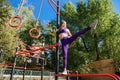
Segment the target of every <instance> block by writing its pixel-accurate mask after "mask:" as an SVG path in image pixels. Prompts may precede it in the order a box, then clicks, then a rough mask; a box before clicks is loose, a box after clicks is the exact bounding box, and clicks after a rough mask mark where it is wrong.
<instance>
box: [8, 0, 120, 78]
mask: <svg viewBox="0 0 120 80" xmlns="http://www.w3.org/2000/svg"><path fill="white" fill-rule="evenodd" d="M24 1H25V0H21V3H20V7H19V8H18V13H17V15H16V16H14V17H11V18H10V20H9V21H8V24H9V26H11V27H13V28H19V27H20V26H21V25H22V19H21V18H20V17H19V13H20V11H21V8H22V6H23V4H24ZM56 1H57V3H56V2H55V1H54V0H48V3H49V4H50V6H51V7H52V9H53V10H54V12H55V13H56V25H57V29H58V28H59V24H60V0H56ZM41 6H42V0H41V2H40V8H39V12H38V17H37V19H36V26H35V27H34V28H32V29H31V30H30V31H29V35H30V37H32V38H39V37H40V31H39V30H38V29H37V25H38V19H39V16H40V11H41ZM15 19H17V20H18V22H17V23H16V24H13V22H14V20H15ZM33 31H36V32H37V33H38V35H36V36H33V34H32V32H33ZM58 41H59V38H58V35H56V43H58ZM54 46H56V70H55V80H58V77H63V76H65V77H67V79H68V77H110V78H111V79H113V80H120V77H119V76H117V75H115V74H78V73H77V74H69V73H68V74H66V75H63V74H59V49H58V44H57V45H54ZM52 47H53V46H52ZM52 47H43V48H39V49H36V50H19V49H18V47H17V48H16V52H15V56H14V64H13V67H12V73H11V77H10V80H13V74H14V68H15V65H16V59H17V57H18V56H26V57H32V58H33V56H31V55H30V53H34V52H35V51H38V50H41V51H43V50H45V49H46V48H52ZM34 58H36V57H34ZM39 59H42V60H43V61H44V58H40V57H39ZM26 65H27V59H26V61H25V65H24V73H23V80H24V76H25V70H26ZM42 69H43V68H42ZM42 73H43V72H42ZM42 79H43V74H42V75H41V80H42ZM77 79H78V78H77Z"/></svg>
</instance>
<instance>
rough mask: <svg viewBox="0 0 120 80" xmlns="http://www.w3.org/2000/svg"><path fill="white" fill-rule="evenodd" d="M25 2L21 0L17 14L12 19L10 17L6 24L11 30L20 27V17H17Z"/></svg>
mask: <svg viewBox="0 0 120 80" xmlns="http://www.w3.org/2000/svg"><path fill="white" fill-rule="evenodd" d="M24 2H25V0H21V3H20V6H19V8H18V13H17V15H16V16H14V17H11V18H10V19H9V21H8V24H9V26H10V27H12V28H16V29H17V28H19V27H20V26H21V25H22V19H21V17H20V16H19V14H20V12H21V9H22V6H23V4H24Z"/></svg>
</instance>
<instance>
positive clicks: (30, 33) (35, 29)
mask: <svg viewBox="0 0 120 80" xmlns="http://www.w3.org/2000/svg"><path fill="white" fill-rule="evenodd" d="M42 5H43V0H41V1H40V7H39V11H38V16H37V18H36V24H35V27H34V28H32V29H30V31H29V35H30V37H31V38H39V37H40V31H39V30H38V29H37V25H38V22H39V21H38V20H39V18H40V13H41V9H42ZM33 31H36V32H37V33H38V34H37V35H36V36H33V35H32V34H33V33H32V32H33Z"/></svg>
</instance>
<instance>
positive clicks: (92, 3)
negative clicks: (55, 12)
mask: <svg viewBox="0 0 120 80" xmlns="http://www.w3.org/2000/svg"><path fill="white" fill-rule="evenodd" d="M61 13H62V16H61V17H62V19H64V20H66V21H67V25H68V28H69V29H70V31H72V33H75V32H76V31H78V29H81V28H83V27H84V26H86V25H89V24H90V23H92V22H93V21H94V20H95V19H98V21H99V23H98V26H97V29H96V30H91V31H89V32H88V33H86V34H84V35H82V36H81V39H82V38H83V39H84V42H85V44H86V46H87V48H88V51H89V52H87V51H86V50H85V48H84V47H85V45H81V44H83V41H82V40H81V39H80V41H75V42H74V43H73V44H72V45H71V46H70V48H69V53H68V56H69V57H68V68H70V69H80V68H79V67H81V68H82V66H86V65H87V64H88V63H90V62H92V61H94V60H100V59H109V58H114V59H115V60H117V65H119V64H120V63H119V59H120V58H118V57H119V56H117V55H119V52H120V51H119V44H120V36H119V32H120V30H119V26H120V16H119V15H117V14H116V13H115V12H114V10H113V6H112V3H111V0H88V2H87V3H84V2H83V0H80V1H79V2H78V3H77V7H76V9H75V7H74V5H73V4H71V3H68V4H65V5H64V9H63V10H62V11H61ZM78 47H80V48H79V49H78ZM83 56H84V57H83ZM71 59H72V60H71ZM71 62H72V63H71Z"/></svg>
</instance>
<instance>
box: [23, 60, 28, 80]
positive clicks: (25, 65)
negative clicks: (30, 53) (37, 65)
mask: <svg viewBox="0 0 120 80" xmlns="http://www.w3.org/2000/svg"><path fill="white" fill-rule="evenodd" d="M26 67H27V58H26V60H25V64H24V70H23V80H25V71H26Z"/></svg>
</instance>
